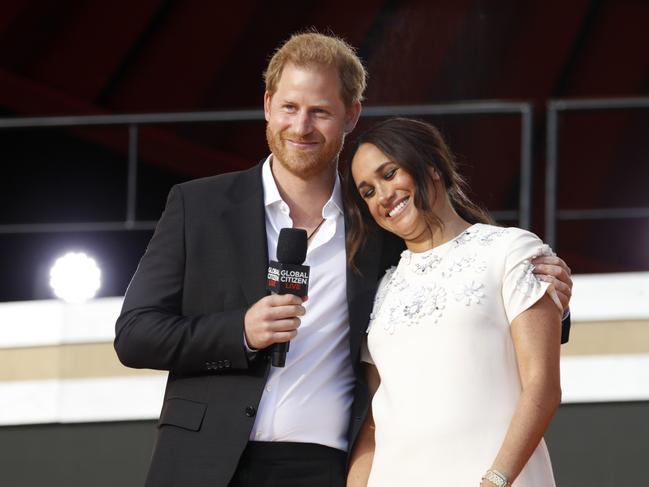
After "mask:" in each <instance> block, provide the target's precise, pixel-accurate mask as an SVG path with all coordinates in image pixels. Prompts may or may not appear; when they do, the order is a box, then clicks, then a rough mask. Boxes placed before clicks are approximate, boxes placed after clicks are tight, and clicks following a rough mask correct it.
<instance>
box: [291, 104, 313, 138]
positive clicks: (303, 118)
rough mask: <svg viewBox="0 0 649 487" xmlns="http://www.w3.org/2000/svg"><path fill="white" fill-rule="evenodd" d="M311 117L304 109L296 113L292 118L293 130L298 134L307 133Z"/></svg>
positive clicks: (309, 130) (309, 128) (309, 129)
mask: <svg viewBox="0 0 649 487" xmlns="http://www.w3.org/2000/svg"><path fill="white" fill-rule="evenodd" d="M311 130H312V126H311V117H310V116H309V113H308V112H307V111H306V110H301V111H299V112H298V113H297V115H296V117H295V119H294V120H293V131H294V132H295V133H296V134H298V135H307V134H309V133H310V132H311Z"/></svg>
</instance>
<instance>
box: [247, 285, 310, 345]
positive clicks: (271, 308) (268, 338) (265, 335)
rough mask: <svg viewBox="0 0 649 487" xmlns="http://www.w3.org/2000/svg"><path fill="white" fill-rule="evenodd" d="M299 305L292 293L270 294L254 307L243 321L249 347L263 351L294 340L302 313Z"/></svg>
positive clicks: (300, 303) (302, 309)
mask: <svg viewBox="0 0 649 487" xmlns="http://www.w3.org/2000/svg"><path fill="white" fill-rule="evenodd" d="M302 302H303V301H302V298H300V297H298V296H295V295H293V294H271V295H270V296H265V297H263V298H261V299H260V300H259V301H257V302H256V303H255V304H253V305H252V306H251V307H250V309H249V310H248V311H247V312H246V315H245V317H244V320H243V323H244V332H245V334H246V342H247V343H248V346H249V347H250V348H253V349H262V348H266V347H268V346H270V345H272V344H273V343H282V342H288V341H289V340H292V339H293V338H295V336H296V335H297V329H298V327H299V326H300V318H298V317H299V316H303V315H304V312H305V309H304V306H302Z"/></svg>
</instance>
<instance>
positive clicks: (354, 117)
mask: <svg viewBox="0 0 649 487" xmlns="http://www.w3.org/2000/svg"><path fill="white" fill-rule="evenodd" d="M360 116H361V102H360V101H355V102H353V103H352V104H351V106H350V107H348V108H347V109H346V110H345V133H346V134H348V133H350V132H351V131H352V130H354V128H355V127H356V124H357V123H358V119H359V117H360Z"/></svg>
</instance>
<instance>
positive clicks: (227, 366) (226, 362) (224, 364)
mask: <svg viewBox="0 0 649 487" xmlns="http://www.w3.org/2000/svg"><path fill="white" fill-rule="evenodd" d="M231 365H232V364H231V363H230V361H229V360H224V361H223V366H224V367H225V368H226V369H228V368H230V366H231Z"/></svg>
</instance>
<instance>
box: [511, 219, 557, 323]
mask: <svg viewBox="0 0 649 487" xmlns="http://www.w3.org/2000/svg"><path fill="white" fill-rule="evenodd" d="M509 231H510V232H511V234H512V237H511V238H510V239H509V240H508V247H507V250H506V256H505V269H504V273H503V286H502V297H503V303H504V305H505V313H506V314H507V319H508V321H509V323H511V322H512V321H513V320H514V318H516V317H517V316H518V315H519V314H521V313H522V312H523V311H525V310H526V309H528V308H530V307H531V306H532V305H533V304H534V303H536V302H537V301H538V300H539V299H541V298H542V297H543V295H544V294H545V293H546V292H547V293H548V294H549V295H550V297H551V298H552V299H553V301H554V302H555V303H557V305H558V306H559V308H561V305H560V304H559V303H558V298H557V296H556V292H555V291H554V288H553V287H552V286H551V285H550V283H548V282H545V281H541V280H540V279H539V278H538V277H537V276H536V275H535V274H534V272H533V271H534V265H533V264H532V259H534V258H535V257H538V256H541V255H554V252H552V249H551V248H550V247H549V246H548V245H546V244H544V243H543V241H542V240H541V239H540V238H539V237H537V236H536V235H534V234H533V233H531V232H528V231H526V230H521V229H518V228H510V229H509Z"/></svg>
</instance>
